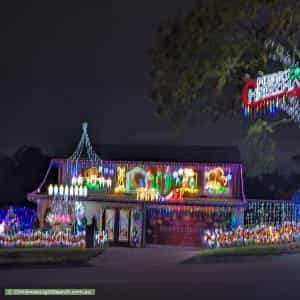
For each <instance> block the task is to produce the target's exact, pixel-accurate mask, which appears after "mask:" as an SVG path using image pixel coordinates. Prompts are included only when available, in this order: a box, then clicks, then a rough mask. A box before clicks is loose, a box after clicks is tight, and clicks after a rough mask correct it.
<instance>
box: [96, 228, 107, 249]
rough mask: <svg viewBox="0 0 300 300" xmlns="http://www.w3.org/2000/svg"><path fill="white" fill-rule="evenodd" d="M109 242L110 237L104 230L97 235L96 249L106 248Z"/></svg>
mask: <svg viewBox="0 0 300 300" xmlns="http://www.w3.org/2000/svg"><path fill="white" fill-rule="evenodd" d="M107 240H108V237H107V234H106V232H105V231H104V230H103V231H99V232H97V233H96V234H95V246H96V247H100V248H102V247H104V244H105V243H106V242H107Z"/></svg>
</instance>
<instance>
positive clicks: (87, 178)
mask: <svg viewBox="0 0 300 300" xmlns="http://www.w3.org/2000/svg"><path fill="white" fill-rule="evenodd" d="M113 174H114V169H113V168H103V167H102V166H99V167H98V168H96V167H91V168H88V169H86V170H84V171H83V176H82V175H81V174H80V173H79V175H78V176H73V177H72V180H71V183H72V185H76V184H78V185H84V186H86V187H87V188H88V189H89V190H102V191H108V190H111V188H112V177H111V176H112V175H113Z"/></svg>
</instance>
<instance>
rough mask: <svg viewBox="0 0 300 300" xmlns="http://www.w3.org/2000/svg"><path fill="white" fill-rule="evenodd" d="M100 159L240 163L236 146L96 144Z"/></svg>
mask: <svg viewBox="0 0 300 300" xmlns="http://www.w3.org/2000/svg"><path fill="white" fill-rule="evenodd" d="M94 148H95V149H96V152H97V153H99V154H100V156H101V159H102V160H112V161H158V162H161V161H170V162H203V163H240V162H241V158H240V151H239V148H238V147H237V146H221V147H219V146H216V147H214V146H196V145H193V146H178V145H176V146H171V145H108V144H104V145H98V146H96V145H95V146H94Z"/></svg>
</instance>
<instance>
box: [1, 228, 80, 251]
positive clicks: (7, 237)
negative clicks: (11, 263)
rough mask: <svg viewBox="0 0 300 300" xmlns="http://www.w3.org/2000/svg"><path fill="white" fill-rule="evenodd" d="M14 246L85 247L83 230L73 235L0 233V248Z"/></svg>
mask: <svg viewBox="0 0 300 300" xmlns="http://www.w3.org/2000/svg"><path fill="white" fill-rule="evenodd" d="M1 247H2V248H6V247H7V248H15V247H20V248H22V247H25V248H27V247H40V248H43V247H45V248H53V247H68V248H77V247H79V248H85V232H79V233H78V234H76V235H74V234H71V233H68V232H42V231H32V232H17V233H14V234H7V233H5V234H0V248H1Z"/></svg>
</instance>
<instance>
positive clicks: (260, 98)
mask: <svg viewBox="0 0 300 300" xmlns="http://www.w3.org/2000/svg"><path fill="white" fill-rule="evenodd" d="M299 80H300V68H299V67H294V68H290V69H287V70H285V71H280V72H277V73H273V74H269V75H264V76H261V77H258V78H257V80H249V81H248V82H247V83H246V84H245V86H244V87H243V90H242V100H243V111H244V115H245V116H247V117H251V116H254V117H255V116H257V114H259V113H262V112H269V113H271V114H272V113H275V112H276V111H277V110H278V109H280V107H281V104H283V105H284V104H285V102H286V100H287V99H288V98H289V97H295V96H298V95H300V82H299ZM294 99H296V98H294Z"/></svg>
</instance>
